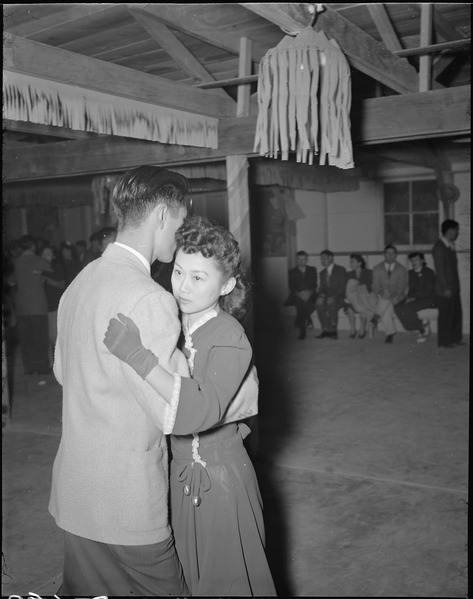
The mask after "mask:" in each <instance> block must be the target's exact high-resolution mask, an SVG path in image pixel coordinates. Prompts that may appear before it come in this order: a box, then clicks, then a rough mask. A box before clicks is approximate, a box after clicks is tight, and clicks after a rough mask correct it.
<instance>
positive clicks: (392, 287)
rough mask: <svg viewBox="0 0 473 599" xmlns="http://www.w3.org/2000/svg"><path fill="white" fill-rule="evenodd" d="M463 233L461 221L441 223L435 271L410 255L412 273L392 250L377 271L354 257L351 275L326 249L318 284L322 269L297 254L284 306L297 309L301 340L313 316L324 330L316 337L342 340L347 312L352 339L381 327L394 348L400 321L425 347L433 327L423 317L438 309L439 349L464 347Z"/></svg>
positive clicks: (421, 257) (434, 254) (417, 256)
mask: <svg viewBox="0 0 473 599" xmlns="http://www.w3.org/2000/svg"><path fill="white" fill-rule="evenodd" d="M458 234H459V223H458V222H456V221H454V220H451V219H447V220H445V221H444V222H443V223H442V226H441V235H440V237H439V239H438V240H437V242H436V243H435V244H434V246H433V248H432V257H433V262H434V268H435V271H434V270H432V269H431V268H428V267H427V266H426V260H425V256H424V254H423V253H422V252H419V251H414V252H411V253H410V254H409V255H408V260H409V263H410V266H411V268H410V269H409V270H408V269H407V268H405V267H404V266H403V265H402V264H401V263H400V262H399V261H398V251H397V249H396V247H395V246H393V245H387V246H386V247H385V248H384V260H383V261H382V262H380V263H379V264H377V265H376V266H375V267H374V268H373V270H370V269H368V268H367V267H366V262H365V260H364V258H363V256H361V255H360V254H356V253H354V254H351V255H350V271H348V272H347V270H346V269H345V268H344V267H343V266H340V265H338V264H335V263H334V254H333V252H331V251H329V250H324V251H323V252H321V254H320V261H321V263H322V266H323V269H322V271H321V273H320V281H319V280H318V273H317V269H316V268H315V267H314V266H309V265H308V258H309V256H308V254H307V253H306V252H304V251H299V252H297V266H296V267H294V268H292V269H291V270H290V271H289V296H288V298H287V299H286V301H285V304H284V305H285V306H295V308H296V319H295V326H296V327H297V328H298V329H299V339H305V338H306V336H307V328H313V322H312V318H311V315H312V313H313V312H314V311H316V313H317V316H318V318H319V321H320V326H321V329H322V331H321V332H320V334H319V335H317V338H318V339H323V338H329V339H337V338H338V319H339V312H340V310H342V309H343V311H344V312H345V313H346V314H347V316H348V321H349V324H350V333H349V336H350V337H351V338H356V337H358V338H360V339H363V338H364V337H365V336H366V333H367V330H368V327H372V331H374V330H376V329H377V327H378V325H379V324H381V325H382V327H383V330H384V333H385V335H386V337H385V343H388V344H389V343H392V342H393V339H394V335H395V334H396V323H395V320H396V318H397V319H398V320H399V321H400V322H401V324H402V326H403V327H404V329H405V330H406V331H417V332H418V338H417V341H418V342H419V343H422V342H424V341H425V340H426V339H427V337H428V336H429V335H430V324H429V321H428V320H425V319H424V320H421V319H420V318H419V315H418V313H419V312H420V311H421V310H424V309H428V308H437V309H438V333H437V342H438V346H439V347H444V348H452V347H454V346H455V345H459V344H462V307H461V301H460V279H459V275H458V261H457V255H456V250H455V243H454V242H455V240H456V239H457V238H458ZM357 316H358V319H359V322H360V327H359V330H358V331H357V329H356V320H357Z"/></svg>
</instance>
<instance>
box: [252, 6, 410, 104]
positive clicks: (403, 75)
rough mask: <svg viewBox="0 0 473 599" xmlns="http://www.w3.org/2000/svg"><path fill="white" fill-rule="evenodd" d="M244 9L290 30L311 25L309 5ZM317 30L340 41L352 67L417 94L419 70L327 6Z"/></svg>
mask: <svg viewBox="0 0 473 599" xmlns="http://www.w3.org/2000/svg"><path fill="white" fill-rule="evenodd" d="M242 6H244V7H245V8H247V9H248V10H251V11H252V12H254V13H256V14H258V15H260V16H262V17H264V18H265V19H267V20H268V21H271V22H272V23H275V24H276V25H279V26H280V27H281V28H283V29H285V30H287V31H300V30H301V29H302V28H303V27H307V25H308V24H309V23H310V22H311V15H310V13H309V9H308V5H307V4H297V3H291V4H289V3H280V4H275V3H258V2H255V3H254V4H252V3H244V4H242ZM314 28H315V29H316V30H318V31H323V32H324V33H325V34H326V35H327V37H330V38H333V39H335V40H336V41H337V42H338V44H339V45H340V47H341V48H342V50H343V52H344V53H345V55H346V57H347V59H348V62H349V63H350V65H351V66H352V67H354V68H356V69H358V70H359V71H362V72H363V73H365V74H366V75H368V76H369V77H372V78H373V79H375V80H376V81H379V82H380V83H382V84H383V85H385V86H387V87H389V88H390V89H393V90H395V91H398V92H400V93H406V92H416V91H418V87H419V83H418V81H419V80H418V76H417V73H416V70H415V69H414V67H413V66H411V65H410V64H409V63H408V61H407V60H406V59H404V58H399V57H397V56H395V55H394V54H393V53H392V52H390V51H389V50H387V49H386V48H385V47H384V45H383V44H381V43H379V42H377V41H376V40H375V39H374V38H372V37H371V36H370V35H368V34H366V33H365V32H364V31H363V30H362V29H360V28H359V27H357V26H356V25H354V24H353V23H351V22H350V21H348V19H345V18H344V17H342V16H341V15H340V14H338V13H336V12H335V11H333V10H331V9H330V8H328V7H327V8H326V10H325V11H324V12H322V13H320V15H319V16H318V17H317V20H316V22H315V25H314Z"/></svg>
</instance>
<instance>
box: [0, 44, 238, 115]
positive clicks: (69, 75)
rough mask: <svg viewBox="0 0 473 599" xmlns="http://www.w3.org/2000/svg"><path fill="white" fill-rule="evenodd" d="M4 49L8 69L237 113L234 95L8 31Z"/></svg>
mask: <svg viewBox="0 0 473 599" xmlns="http://www.w3.org/2000/svg"><path fill="white" fill-rule="evenodd" d="M3 50H4V54H3V66H4V69H5V70H7V71H14V72H16V73H23V74H27V75H32V76H34V77H39V78H42V79H49V80H51V81H57V82H60V83H65V84H69V85H74V86H77V87H84V88H88V89H94V90H97V91H100V92H104V93H108V94H112V95H116V96H120V97H125V98H131V99H133V100H139V101H142V102H148V103H150V104H155V105H158V106H166V107H169V108H173V109H176V110H184V111H188V112H192V113H197V114H205V115H209V116H214V117H215V116H217V117H218V116H233V115H234V114H235V106H234V102H233V101H232V100H230V98H228V99H226V98H223V97H220V96H218V95H216V94H215V93H209V92H207V91H205V90H200V89H196V88H192V87H189V86H183V85H181V84H179V83H172V82H170V81H169V80H168V79H165V78H164V77H158V76H155V75H148V74H147V73H142V72H139V71H136V70H134V69H129V68H126V67H122V66H119V65H115V64H112V63H109V62H104V61H102V60H96V59H94V58H89V57H87V56H83V55H80V54H77V53H75V52H68V51H67V50H62V49H60V48H56V47H53V46H48V45H46V44H39V43H37V42H33V41H31V40H26V39H23V38H20V37H17V36H15V35H11V34H8V33H5V34H4V46H3Z"/></svg>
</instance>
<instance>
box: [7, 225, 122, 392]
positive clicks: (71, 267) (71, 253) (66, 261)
mask: <svg viewBox="0 0 473 599" xmlns="http://www.w3.org/2000/svg"><path fill="white" fill-rule="evenodd" d="M116 235H117V232H116V229H115V228H113V227H104V228H102V229H100V230H99V231H96V232H94V233H92V235H91V236H90V238H89V245H87V243H86V242H85V241H83V240H79V241H76V242H75V243H72V242H70V241H61V242H60V243H59V245H54V244H52V243H51V242H50V241H48V240H47V239H43V238H41V237H34V236H32V235H23V236H22V237H21V238H19V239H17V240H15V241H13V242H12V243H10V244H9V245H8V247H7V248H4V252H3V298H2V299H3V318H4V326H5V330H6V338H7V345H11V344H14V343H15V342H16V341H17V342H18V344H19V347H20V352H21V357H22V361H23V369H24V372H25V374H27V375H40V376H41V375H46V374H49V373H50V372H51V367H52V364H53V357H54V345H55V343H56V337H57V309H58V306H59V301H60V299H61V296H62V294H63V293H64V291H65V289H66V288H67V287H68V286H69V285H70V284H71V282H72V281H73V280H74V279H75V277H76V276H77V275H78V273H79V272H80V271H81V270H82V269H83V268H84V266H86V265H87V264H89V263H90V262H92V261H93V260H95V259H97V258H99V257H100V256H101V255H102V253H103V252H104V250H105V248H106V247H107V245H108V244H109V243H110V242H112V241H114V240H115V238H116ZM9 349H10V348H9V347H7V352H8V351H9ZM39 384H44V381H42V380H40V381H39Z"/></svg>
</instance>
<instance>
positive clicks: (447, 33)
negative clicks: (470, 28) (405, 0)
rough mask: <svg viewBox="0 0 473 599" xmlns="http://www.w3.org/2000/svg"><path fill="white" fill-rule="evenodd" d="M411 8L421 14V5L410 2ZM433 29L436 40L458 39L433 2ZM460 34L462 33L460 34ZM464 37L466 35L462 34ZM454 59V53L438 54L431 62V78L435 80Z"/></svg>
mask: <svg viewBox="0 0 473 599" xmlns="http://www.w3.org/2000/svg"><path fill="white" fill-rule="evenodd" d="M410 6H411V8H412V9H413V10H414V11H415V13H416V14H417V15H418V16H419V18H420V14H421V5H420V4H415V3H413V4H411V5H410ZM433 21H434V30H435V34H436V40H435V41H436V42H437V43H438V42H443V41H445V42H450V41H454V40H457V39H458V35H459V34H458V33H457V31H456V30H455V29H454V28H453V27H452V26H451V25H450V24H449V23H448V21H447V20H446V19H445V18H444V17H443V16H442V15H441V13H440V12H439V10H438V7H436V6H435V4H434V14H433ZM460 35H462V34H460ZM463 37H466V36H463ZM454 60H455V54H446V55H440V56H438V57H437V59H436V60H434V62H433V68H432V79H433V80H435V79H437V77H439V76H440V75H441V74H442V73H443V71H444V70H445V69H447V68H448V67H449V66H450V65H451V64H452V62H453V61H454Z"/></svg>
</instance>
